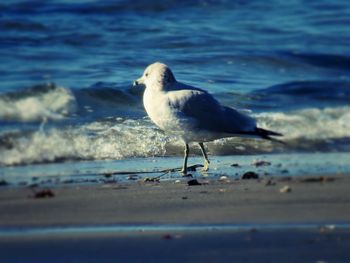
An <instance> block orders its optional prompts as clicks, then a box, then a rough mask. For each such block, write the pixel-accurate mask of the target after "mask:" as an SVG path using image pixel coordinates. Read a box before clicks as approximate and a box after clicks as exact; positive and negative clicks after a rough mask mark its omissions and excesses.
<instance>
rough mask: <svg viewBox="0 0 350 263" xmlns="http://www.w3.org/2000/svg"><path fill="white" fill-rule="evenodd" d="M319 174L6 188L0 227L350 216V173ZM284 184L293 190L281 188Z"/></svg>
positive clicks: (280, 220) (0, 206)
mask: <svg viewBox="0 0 350 263" xmlns="http://www.w3.org/2000/svg"><path fill="white" fill-rule="evenodd" d="M310 178H311V179H312V180H310ZM322 178H323V181H321V182H319V181H318V179H319V177H318V176H312V177H307V178H304V179H303V178H302V177H299V178H295V177H294V179H293V178H291V177H281V178H279V179H267V178H266V179H262V180H253V179H252V180H242V179H240V180H230V179H228V180H223V181H220V180H219V179H206V178H197V179H198V182H200V183H201V184H202V185H196V186H188V184H187V181H188V180H190V179H182V180H181V182H180V183H175V182H174V181H168V182H162V181H161V182H160V183H157V182H143V181H142V180H141V181H140V182H135V183H122V184H118V183H108V184H102V185H101V184H100V185H91V186H79V185H76V186H73V185H72V186H64V187H55V188H51V190H52V192H53V194H54V195H55V196H54V197H46V198H33V196H34V193H33V191H32V190H31V189H30V188H29V187H25V188H4V189H1V191H0V197H1V198H0V210H1V211H3V212H2V213H1V214H0V227H19V226H55V225H59V226H65V225H75V224H77V225H91V224H93V225H108V224H240V223H251V224H254V223H255V224H259V223H307V222H312V223H315V222H317V223H318V222H319V223H331V222H342V221H345V222H346V221H350V195H349V189H350V176H347V175H343V176H339V175H338V176H322ZM327 178H330V179H329V180H328V179H327ZM305 179H306V180H305ZM333 179H334V180H333ZM268 180H270V181H268ZM314 181H316V182H314ZM285 186H289V187H290V190H291V191H290V192H286V193H281V192H280V190H281V188H283V187H285ZM40 190H41V188H37V189H35V191H37V192H38V191H40Z"/></svg>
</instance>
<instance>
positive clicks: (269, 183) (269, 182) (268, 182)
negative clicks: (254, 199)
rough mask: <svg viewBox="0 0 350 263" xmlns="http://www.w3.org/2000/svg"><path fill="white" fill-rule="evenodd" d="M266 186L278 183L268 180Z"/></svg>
mask: <svg viewBox="0 0 350 263" xmlns="http://www.w3.org/2000/svg"><path fill="white" fill-rule="evenodd" d="M265 185H266V186H272V185H276V182H274V181H272V180H271V179H269V180H267V181H266V183H265Z"/></svg>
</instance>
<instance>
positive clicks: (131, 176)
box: [126, 174, 137, 181]
mask: <svg viewBox="0 0 350 263" xmlns="http://www.w3.org/2000/svg"><path fill="white" fill-rule="evenodd" d="M126 179H127V180H130V181H135V180H137V174H129V175H128V177H127V178H126Z"/></svg>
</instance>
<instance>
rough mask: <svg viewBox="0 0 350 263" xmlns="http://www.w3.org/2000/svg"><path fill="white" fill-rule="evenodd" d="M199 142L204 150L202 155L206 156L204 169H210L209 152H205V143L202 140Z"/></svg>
mask: <svg viewBox="0 0 350 263" xmlns="http://www.w3.org/2000/svg"><path fill="white" fill-rule="evenodd" d="M198 144H199V147H201V151H202V155H203V157H204V167H203V171H204V172H206V171H208V170H209V163H210V162H209V159H208V155H207V153H206V152H205V149H204V145H203V143H202V142H200V143H198Z"/></svg>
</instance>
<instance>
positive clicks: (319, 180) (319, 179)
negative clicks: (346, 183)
mask: <svg viewBox="0 0 350 263" xmlns="http://www.w3.org/2000/svg"><path fill="white" fill-rule="evenodd" d="M334 181H335V178H333V177H326V176H320V177H308V178H302V179H300V182H302V183H325V182H334Z"/></svg>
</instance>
